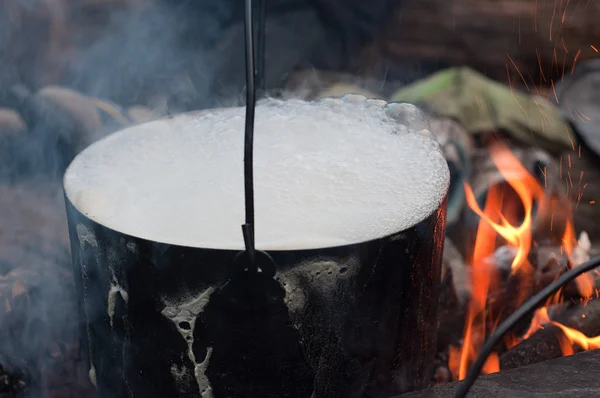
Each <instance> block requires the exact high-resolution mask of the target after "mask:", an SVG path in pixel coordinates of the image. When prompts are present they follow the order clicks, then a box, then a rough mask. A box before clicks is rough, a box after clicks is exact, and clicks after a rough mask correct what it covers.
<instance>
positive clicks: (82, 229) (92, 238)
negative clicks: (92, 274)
mask: <svg viewBox="0 0 600 398" xmlns="http://www.w3.org/2000/svg"><path fill="white" fill-rule="evenodd" d="M76 229H77V239H78V240H79V250H80V266H81V274H82V277H83V283H82V289H83V294H82V299H83V310H84V312H85V316H86V319H90V318H89V311H88V303H87V285H88V283H89V274H88V270H87V261H86V258H87V256H86V253H85V249H86V245H90V246H92V247H94V248H97V247H98V240H97V239H96V235H94V233H93V232H92V231H90V230H89V229H88V228H87V227H86V226H85V225H83V224H77V228H76ZM86 331H87V334H88V341H91V330H90V323H89V322H86ZM87 346H88V350H89V359H90V371H89V379H90V382H91V383H92V384H93V385H94V387H96V368H95V366H94V362H93V358H94V356H93V353H92V345H91V344H88V345H87Z"/></svg>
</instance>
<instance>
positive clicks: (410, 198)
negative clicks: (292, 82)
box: [64, 97, 449, 250]
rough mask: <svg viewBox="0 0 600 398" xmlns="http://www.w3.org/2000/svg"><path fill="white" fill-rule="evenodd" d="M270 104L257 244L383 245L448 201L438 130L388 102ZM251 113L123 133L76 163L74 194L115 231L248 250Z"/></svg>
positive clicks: (186, 117) (262, 122)
mask: <svg viewBox="0 0 600 398" xmlns="http://www.w3.org/2000/svg"><path fill="white" fill-rule="evenodd" d="M353 99H354V100H353V101H345V100H333V99H328V100H323V101H319V102H304V101H299V100H291V101H285V102H284V101H278V100H266V101H262V102H261V103H260V104H259V105H258V106H257V109H256V124H255V138H254V176H255V183H254V184H255V217H256V246H257V248H258V249H262V250H294V249H296V250H299V249H310V248H322V247H331V246H341V245H346V244H352V243H358V242H363V241H368V240H373V239H377V238H381V237H384V236H387V235H391V234H393V233H395V232H399V231H402V230H405V229H407V228H410V227H411V226H414V225H415V224H417V223H418V222H420V221H422V220H424V219H425V218H427V217H428V216H429V215H431V214H432V213H433V212H434V211H435V210H436V209H437V208H438V207H439V205H440V203H441V201H442V200H443V199H444V197H445V195H446V192H447V189H448V184H449V172H448V167H447V164H446V161H445V159H444V156H443V155H442V153H441V151H440V148H439V145H438V144H437V142H436V141H435V140H434V139H433V138H432V136H431V134H427V132H423V131H411V130H410V129H409V128H407V127H406V126H404V125H402V124H401V123H399V122H397V121H396V120H394V118H393V117H391V116H390V114H391V113H393V112H392V111H393V109H392V108H391V105H398V104H390V105H386V104H385V103H384V102H383V101H364V100H359V101H356V98H355V97H353ZM244 117H245V109H244V108H226V109H218V110H211V111H210V112H208V113H195V114H194V113H192V114H183V115H179V116H175V117H173V118H166V119H162V120H158V121H153V122H150V123H146V124H142V125H138V126H134V127H131V128H128V129H125V130H121V131H119V132H117V133H114V134H112V135H110V136H108V137H107V138H104V139H103V140H101V141H98V142H96V143H94V144H93V145H91V146H90V147H88V148H87V149H85V150H84V151H83V152H82V153H81V154H79V156H77V157H76V158H75V160H74V161H73V162H72V163H71V165H70V166H69V168H68V170H67V172H66V174H65V178H64V185H65V191H66V194H67V197H68V198H69V200H70V201H71V203H72V204H73V205H74V206H75V207H76V208H77V210H79V211H80V212H81V213H83V214H85V215H86V216H87V217H89V218H90V219H92V220H94V221H96V222H98V223H99V224H102V225H104V226H106V227H109V228H111V229H113V230H116V231H119V232H122V233H125V234H128V235H132V236H136V237H140V238H144V239H148V240H152V241H157V242H163V243H169V244H175V245H181V246H191V247H204V248H216V249H235V250H238V249H240V250H241V249H243V248H244V242H243V239H242V233H241V227H240V225H241V224H243V223H244V218H245V214H244V176H243V158H244V149H243V146H244Z"/></svg>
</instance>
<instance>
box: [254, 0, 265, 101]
mask: <svg viewBox="0 0 600 398" xmlns="http://www.w3.org/2000/svg"><path fill="white" fill-rule="evenodd" d="M266 13H267V0H258V19H257V23H256V24H257V25H258V26H257V30H258V35H257V36H258V38H257V44H256V88H257V90H258V93H259V95H261V96H262V95H264V93H265V90H266V82H265V58H266V55H265V43H266V29H267V27H266Z"/></svg>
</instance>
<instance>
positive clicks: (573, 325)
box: [500, 300, 600, 369]
mask: <svg viewBox="0 0 600 398" xmlns="http://www.w3.org/2000/svg"><path fill="white" fill-rule="evenodd" d="M540 311H545V310H544V309H542V310H540ZM556 312H558V313H557V314H556V315H554V316H552V318H553V320H555V322H557V323H559V324H561V325H564V326H566V327H567V328H569V329H574V330H576V331H579V332H581V333H583V334H584V335H586V336H598V335H600V300H592V301H590V302H588V303H585V304H577V305H575V306H572V307H570V308H566V309H558V311H556ZM597 348H600V345H599V346H598V347H597ZM575 349H578V348H577V347H575ZM571 353H573V348H571V343H570V342H569V340H568V339H567V338H566V337H565V332H564V329H563V328H561V327H560V326H559V325H557V324H556V323H550V324H546V325H544V326H543V328H541V329H539V330H538V331H536V332H535V333H533V334H532V335H531V336H529V337H528V338H527V339H525V340H523V341H522V342H521V343H519V344H518V345H516V346H515V347H513V348H511V349H510V350H509V351H507V352H506V353H504V354H503V355H502V356H501V357H500V367H501V369H512V368H517V367H520V366H524V365H528V364H532V363H536V362H541V361H545V360H548V359H552V358H558V357H560V356H563V355H570V354H571Z"/></svg>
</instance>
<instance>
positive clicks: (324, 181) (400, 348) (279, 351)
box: [64, 95, 449, 398]
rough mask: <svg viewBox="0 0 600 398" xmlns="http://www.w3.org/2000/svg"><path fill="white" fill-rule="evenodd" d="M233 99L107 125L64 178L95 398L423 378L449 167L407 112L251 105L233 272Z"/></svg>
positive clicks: (409, 383) (338, 105)
mask: <svg viewBox="0 0 600 398" xmlns="http://www.w3.org/2000/svg"><path fill="white" fill-rule="evenodd" d="M243 116H244V110H243V109H242V108H227V109H220V110H215V111H212V112H208V113H206V112H205V113H192V114H184V115H180V116H177V117H174V118H168V119H163V120H159V121H155V122H150V123H147V124H143V125H140V126H136V127H133V128H129V129H126V130H123V131H120V132H118V133H115V134H113V135H112V136H109V137H108V138H105V139H103V140H101V141H99V142H97V143H95V144H93V145H92V146H91V147H89V148H87V149H86V150H84V151H83V152H82V153H81V154H80V155H79V156H78V157H77V158H76V159H75V160H74V161H73V163H72V164H71V165H70V166H69V168H68V170H67V172H66V174H65V178H64V186H65V191H66V201H67V215H68V220H69V231H70V239H71V245H72V254H73V260H74V274H75V278H76V288H77V293H78V296H79V299H80V316H81V318H82V319H83V320H84V327H83V330H82V336H83V337H84V340H85V342H84V346H85V347H87V348H86V350H87V352H88V354H89V359H90V378H91V380H92V382H93V383H94V384H95V385H96V387H97V391H98V395H99V396H101V397H127V396H135V397H161V398H163V397H175V396H180V397H199V396H202V397H216V398H219V397H227V398H229V397H248V396H259V397H311V396H313V397H344V398H346V397H364V396H391V395H393V394H395V393H401V392H406V391H411V390H415V389H419V388H423V387H425V386H426V385H427V384H428V383H429V379H430V377H431V375H432V371H433V357H434V355H435V334H436V324H437V302H438V289H439V282H440V269H441V268H440V267H441V259H442V257H441V255H442V248H443V242H444V233H445V209H446V193H447V190H448V181H449V172H448V167H447V164H446V161H445V159H444V156H443V154H442V152H441V150H440V148H439V145H438V144H437V143H436V142H435V140H433V139H432V136H431V133H430V132H429V131H428V130H422V129H421V128H419V129H416V126H419V125H420V124H421V115H420V113H419V112H418V110H417V109H416V108H415V107H414V106H412V105H407V104H387V103H385V102H384V101H380V100H367V99H366V98H365V97H361V96H355V95H353V96H347V97H344V99H343V100H339V99H325V100H322V101H319V102H314V103H310V102H304V101H287V102H282V101H277V100H266V101H264V102H263V103H262V104H261V105H260V106H258V107H257V115H256V117H257V119H256V155H255V179H256V188H255V192H256V194H255V195H256V196H255V197H256V201H255V203H256V221H257V225H256V231H257V232H256V246H257V249H258V250H264V251H265V252H258V253H262V255H260V256H259V257H258V261H259V262H258V266H259V271H260V272H257V273H251V272H245V271H246V270H245V269H244V266H243V263H241V262H239V261H238V260H239V254H240V252H241V251H242V250H243V249H244V243H243V241H242V237H241V234H240V231H239V224H240V223H241V221H242V220H243V203H244V201H243V178H242V176H243V173H242V171H243V167H242V158H243V156H242V155H243V151H242V144H243V121H244V117H243Z"/></svg>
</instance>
